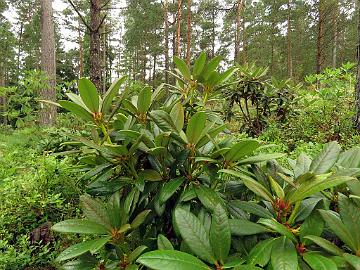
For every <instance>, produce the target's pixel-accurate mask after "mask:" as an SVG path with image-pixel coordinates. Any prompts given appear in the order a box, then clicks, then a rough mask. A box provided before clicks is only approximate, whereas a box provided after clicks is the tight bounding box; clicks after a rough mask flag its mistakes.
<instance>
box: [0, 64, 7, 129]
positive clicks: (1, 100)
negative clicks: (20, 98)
mask: <svg viewBox="0 0 360 270" xmlns="http://www.w3.org/2000/svg"><path fill="white" fill-rule="evenodd" d="M4 86H5V70H4V62H0V88H1V87H4ZM3 93H4V92H3ZM6 103H7V100H6V92H5V93H4V95H3V96H0V123H1V124H4V125H7V117H6V115H3V114H4V113H6V110H7V108H6V107H7V106H6Z"/></svg>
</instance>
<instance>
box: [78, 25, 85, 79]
mask: <svg viewBox="0 0 360 270" xmlns="http://www.w3.org/2000/svg"><path fill="white" fill-rule="evenodd" d="M78 27H79V28H78V43H79V78H81V77H83V76H84V45H83V37H82V35H81V26H80V20H79V26H78Z"/></svg>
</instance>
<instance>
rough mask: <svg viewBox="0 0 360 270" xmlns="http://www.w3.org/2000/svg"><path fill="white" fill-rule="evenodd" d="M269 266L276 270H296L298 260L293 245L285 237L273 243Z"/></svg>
mask: <svg viewBox="0 0 360 270" xmlns="http://www.w3.org/2000/svg"><path fill="white" fill-rule="evenodd" d="M271 266H272V267H273V269H276V270H297V269H298V258H297V252H296V249H295V246H294V244H293V243H292V242H291V241H290V240H289V239H288V238H287V237H285V236H282V237H280V238H278V239H276V241H275V242H274V243H273V245H272V251H271Z"/></svg>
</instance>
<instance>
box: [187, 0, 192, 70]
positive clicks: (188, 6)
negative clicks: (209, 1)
mask: <svg viewBox="0 0 360 270" xmlns="http://www.w3.org/2000/svg"><path fill="white" fill-rule="evenodd" d="M186 40H187V42H186V43H187V47H186V63H187V64H188V65H190V50H191V0H188V1H187V31H186Z"/></svg>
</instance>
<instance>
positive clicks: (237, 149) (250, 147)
mask: <svg viewBox="0 0 360 270" xmlns="http://www.w3.org/2000/svg"><path fill="white" fill-rule="evenodd" d="M259 146H260V144H259V142H258V141H256V140H243V141H241V142H238V143H236V144H234V145H233V146H232V147H231V148H230V150H229V152H227V153H226V155H225V159H226V160H229V161H237V160H239V159H241V158H243V157H245V156H247V155H250V154H252V153H253V152H254V151H255V150H256V149H257V148H258V147H259Z"/></svg>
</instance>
